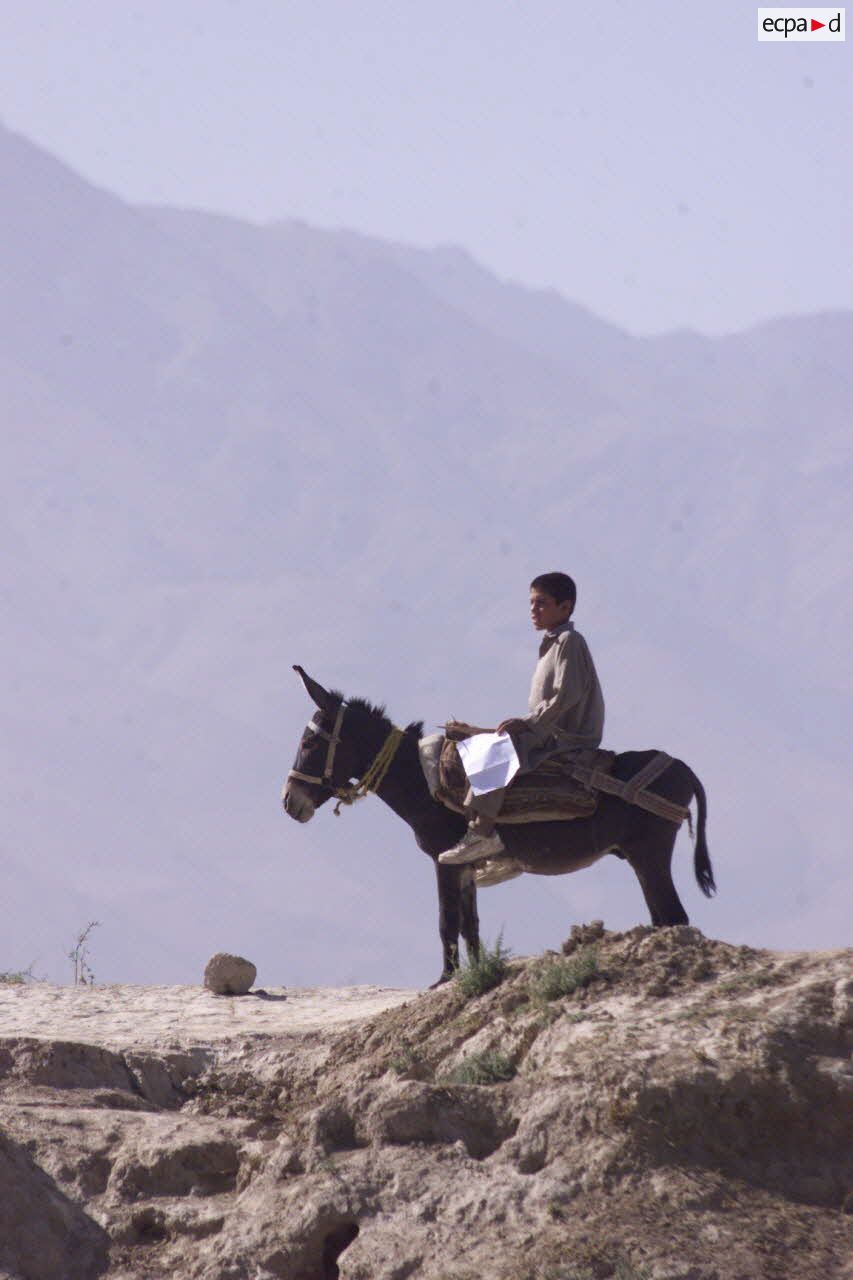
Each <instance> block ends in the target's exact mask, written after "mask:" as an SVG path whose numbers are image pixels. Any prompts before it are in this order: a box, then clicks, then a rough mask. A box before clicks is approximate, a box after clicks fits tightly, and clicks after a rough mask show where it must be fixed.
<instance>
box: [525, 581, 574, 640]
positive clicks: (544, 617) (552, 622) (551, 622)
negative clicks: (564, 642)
mask: <svg viewBox="0 0 853 1280" xmlns="http://www.w3.org/2000/svg"><path fill="white" fill-rule="evenodd" d="M571 612H572V602H571V600H564V601H563V602H562V604H557V601H556V600H555V599H554V597H553V596H549V595H547V594H546V593H545V592H544V591H540V590H539V589H538V588H537V587H533V588H532V589H531V592H530V616H531V618H532V619H533V625H534V627H535V628H536V630H537V631H553V629H554V627H559V626H560V625H561V624H562V623H563V622H567V621H568V618H569V615H570V613H571Z"/></svg>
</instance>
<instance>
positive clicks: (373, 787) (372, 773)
mask: <svg viewBox="0 0 853 1280" xmlns="http://www.w3.org/2000/svg"><path fill="white" fill-rule="evenodd" d="M402 740H403V730H402V729H392V730H391V732H390V733H389V734H388V737H387V738H386V739H385V741H384V743H383V744H382V747H381V748H380V750H379V754H378V755H377V757H376V759H375V760H374V761H373V764H372V765H371V766H370V768H369V769H368V770H367V773H366V774H365V775H364V777H363V778H362V779H361V781H360V782H357V783H356V784H355V786H354V787H341V788H340V790H339V791H338V792H337V793H336V794H337V796H338V803H337V804H336V805H335V816H336V817H338V818H339V817H340V816H341V805H342V804H355V802H356V800H363V799H364V797H365V796H366V795H367V794H368V792H370V791H378V790H379V788H380V787H381V786H382V783H383V782H384V781H385V775H386V773H387V772H388V770H389V769H390V767H391V762H392V760H393V759H394V756H395V755H396V754H397V748H398V747H399V745H400V743H401V742H402Z"/></svg>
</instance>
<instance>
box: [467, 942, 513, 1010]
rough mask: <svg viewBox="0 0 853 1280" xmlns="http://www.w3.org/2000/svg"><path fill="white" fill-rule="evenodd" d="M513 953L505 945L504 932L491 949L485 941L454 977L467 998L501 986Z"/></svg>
mask: <svg viewBox="0 0 853 1280" xmlns="http://www.w3.org/2000/svg"><path fill="white" fill-rule="evenodd" d="M511 954H512V952H511V951H510V950H509V948H508V947H504V944H503V933H499V934H498V939H497V942H496V943H495V945H494V947H492V948H491V949H490V948H489V947H488V945H487V944H485V943H484V944H483V945H482V946H481V947H480V950H479V952H478V953H477V954H476V955H473V956H468V958H467V960H466V961H465V963H464V965H460V966H459V968H458V969H457V970H456V973H455V974H454V978H453V980H454V982H455V983H456V984H457V986H458V987H459V990H460V991H461V992H462V994H463V995H464V996H465V997H466V999H468V1000H470V999H471V998H472V997H474V996H481V995H483V994H484V992H486V991H491V990H492V988H493V987H497V986H499V985H500V983H501V982H503V980H504V978H505V977H506V975H507V970H508V968H509V959H510V956H511Z"/></svg>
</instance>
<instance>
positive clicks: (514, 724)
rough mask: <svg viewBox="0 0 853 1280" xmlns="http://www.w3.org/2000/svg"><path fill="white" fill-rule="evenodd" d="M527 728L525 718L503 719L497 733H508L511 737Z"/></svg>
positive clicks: (496, 730)
mask: <svg viewBox="0 0 853 1280" xmlns="http://www.w3.org/2000/svg"><path fill="white" fill-rule="evenodd" d="M526 728H527V725H526V724H525V723H524V721H523V720H518V719H513V720H501V722H500V724H499V725H498V727H497V729H495V733H508V734H509V735H510V737H512V735H513V734H514V733H521V732H522V730H524V729H526Z"/></svg>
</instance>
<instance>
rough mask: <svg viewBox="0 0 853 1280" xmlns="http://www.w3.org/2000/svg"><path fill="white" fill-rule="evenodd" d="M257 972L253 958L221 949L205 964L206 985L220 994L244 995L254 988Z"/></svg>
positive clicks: (216, 993)
mask: <svg viewBox="0 0 853 1280" xmlns="http://www.w3.org/2000/svg"><path fill="white" fill-rule="evenodd" d="M257 974H258V971H257V969H256V968H255V966H254V965H253V964H252V962H251V960H244V959H243V957H242V956H232V955H229V954H228V953H227V952H225V951H220V952H218V953H217V954H216V955H215V956H212V957H211V959H210V960H208V962H207V965H206V966H205V970H204V985H205V986H206V987H207V988H208V990H209V991H212V992H213V993H214V994H215V995H218V996H244V995H246V994H247V993H248V992H249V991H250V990H251V989H252V984H253V983H254V981H255V978H256V977H257Z"/></svg>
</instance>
